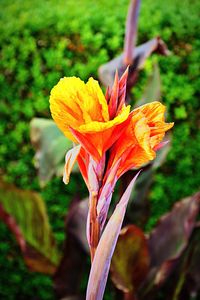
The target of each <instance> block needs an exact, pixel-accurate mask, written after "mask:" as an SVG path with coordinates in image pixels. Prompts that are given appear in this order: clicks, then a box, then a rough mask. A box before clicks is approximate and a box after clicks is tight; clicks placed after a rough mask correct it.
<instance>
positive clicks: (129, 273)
mask: <svg viewBox="0 0 200 300" xmlns="http://www.w3.org/2000/svg"><path fill="white" fill-rule="evenodd" d="M149 263H150V257H149V251H148V247H147V240H146V238H145V236H144V233H143V232H142V230H141V229H139V228H138V227H136V226H135V225H129V226H126V227H124V228H123V229H122V230H121V233H120V235H119V238H118V241H117V246H116V248H115V252H114V255H113V258H112V262H111V272H112V277H111V278H112V281H113V282H114V284H115V285H116V287H117V288H118V289H120V290H122V291H123V292H124V293H129V292H135V291H136V290H137V288H138V287H139V286H140V284H141V283H142V282H143V281H144V279H145V277H146V275H147V272H148V271H149Z"/></svg>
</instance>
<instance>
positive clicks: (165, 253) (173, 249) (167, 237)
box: [148, 193, 200, 285]
mask: <svg viewBox="0 0 200 300" xmlns="http://www.w3.org/2000/svg"><path fill="white" fill-rule="evenodd" d="M199 210H200V193H197V194H195V195H194V196H192V197H188V198H186V199H184V200H182V201H180V202H178V203H176V204H175V206H174V207H173V209H172V211H171V212H170V213H168V214H166V215H165V216H163V217H162V218H161V219H160V221H159V223H158V225H157V226H156V228H155V229H154V230H153V232H152V233H151V234H150V236H149V241H148V243H149V249H150V254H151V268H152V269H154V272H155V270H156V272H155V279H154V282H155V284H156V285H160V284H161V283H162V282H164V280H165V279H166V278H167V277H168V276H169V274H170V273H171V271H172V270H173V268H174V267H175V265H176V262H177V260H178V259H179V258H180V256H181V254H182V253H183V251H184V250H185V248H186V247H187V244H188V241H189V238H190V235H191V233H192V231H193V228H194V226H195V221H196V217H197V215H198V213H199Z"/></svg>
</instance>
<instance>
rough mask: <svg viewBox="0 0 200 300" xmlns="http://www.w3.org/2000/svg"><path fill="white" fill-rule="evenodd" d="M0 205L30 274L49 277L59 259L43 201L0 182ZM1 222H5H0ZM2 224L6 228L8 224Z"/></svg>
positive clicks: (29, 192)
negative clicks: (34, 273)
mask: <svg viewBox="0 0 200 300" xmlns="http://www.w3.org/2000/svg"><path fill="white" fill-rule="evenodd" d="M0 204H1V205H2V206H3V209H4V212H5V213H6V214H7V217H9V218H10V220H12V226H14V227H13V228H14V230H12V232H13V233H14V234H15V236H16V239H17V241H18V243H19V235H17V232H18V233H19V232H20V240H21V243H22V242H23V245H24V246H23V247H22V244H21V243H19V245H20V248H21V250H22V253H23V256H24V259H25V262H26V264H27V265H28V266H29V267H30V268H31V269H32V270H34V271H37V272H42V273H47V274H53V273H54V272H55V270H56V267H57V265H58V263H59V259H60V255H59V253H58V250H57V247H56V244H55V240H54V238H53V234H52V231H51V228H50V225H49V221H48V216H47V213H46V208H45V204H44V201H43V200H42V198H41V197H40V196H39V194H37V193H35V192H33V191H23V190H20V189H18V188H16V187H15V186H14V185H12V184H7V183H5V182H3V181H2V180H0ZM2 220H3V221H5V220H4V218H2ZM5 223H6V224H7V225H8V226H9V223H8V222H5ZM16 225H17V227H16ZM9 227H10V226H9ZM11 229H12V228H11ZM16 230H17V231H16ZM22 239H23V240H22Z"/></svg>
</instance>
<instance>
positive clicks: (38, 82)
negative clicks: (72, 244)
mask: <svg viewBox="0 0 200 300" xmlns="http://www.w3.org/2000/svg"><path fill="white" fill-rule="evenodd" d="M128 5H129V1H128V0H120V1H114V0H109V1H107V0H98V1H89V0H82V1H80V0H77V1H70V0H65V1H64V0H49V1H38V0H32V1H30V0H16V1H11V0H6V1H5V0H1V1H0V28H1V31H0V68H1V74H0V93H1V102H0V115H1V122H0V142H1V146H0V175H1V177H3V179H4V180H5V181H7V182H9V183H14V184H15V185H16V186H17V187H19V188H22V189H31V190H35V191H38V192H40V193H41V195H42V197H43V198H44V200H45V202H46V204H47V209H48V213H49V218H50V222H51V225H52V227H53V231H54V232H55V236H56V240H57V242H58V244H59V245H62V242H63V240H64V218H65V215H66V209H67V208H68V207H69V204H70V200H71V199H72V197H73V195H74V193H75V192H76V191H77V189H78V191H79V193H80V194H81V195H82V197H83V198H84V197H85V196H86V195H87V190H86V188H85V186H84V184H83V181H82V179H81V177H80V176H79V174H74V176H72V178H71V183H70V185H69V186H67V187H66V186H64V184H63V183H62V180H61V178H59V177H58V178H57V177H54V178H53V179H51V180H50V181H49V182H48V184H47V185H46V186H45V187H44V188H41V187H40V185H39V181H38V177H37V170H36V169H35V166H34V154H35V152H34V149H33V146H32V145H31V142H30V121H31V120H32V118H33V117H44V118H50V112H49V102H48V99H49V93H50V90H51V88H52V87H53V86H54V85H55V84H56V83H57V81H58V80H59V79H60V78H61V77H63V76H73V75H75V76H79V77H81V79H83V80H87V79H88V78H89V77H90V76H93V77H94V78H98V75H97V69H98V67H99V66H100V65H101V64H103V63H106V62H107V61H108V60H110V59H112V58H113V57H115V56H117V55H118V54H119V53H121V52H122V50H123V39H124V27H125V18H126V14H127V9H128ZM199 11H200V2H199V1H198V0H193V1H190V0H169V1H162V0H154V1H152V0H144V1H142V5H141V11H140V18H139V33H138V44H141V43H143V42H145V41H147V40H149V39H150V38H153V37H155V36H157V35H159V36H160V37H161V38H162V39H163V40H164V41H165V42H166V44H167V45H168V48H169V49H170V50H171V55H170V56H168V57H164V56H158V55H155V54H154V55H153V56H151V57H150V58H149V59H148V61H147V62H146V64H145V66H144V69H143V70H142V72H141V73H140V77H139V82H138V84H137V85H136V86H135V88H134V90H133V91H132V95H133V99H135V100H136V99H139V98H140V97H141V94H142V92H143V89H144V86H145V84H146V81H147V77H148V75H149V74H150V73H151V71H152V66H153V63H154V62H155V61H156V62H158V64H159V67H160V73H161V81H162V101H163V103H164V104H165V105H166V106H167V110H168V121H175V126H174V129H173V137H172V145H171V150H170V152H169V154H168V157H167V161H166V163H165V164H164V165H163V166H162V167H161V168H159V170H158V171H157V172H156V175H155V177H154V181H153V185H152V188H151V191H150V193H149V201H150V203H151V217H150V219H149V220H148V222H147V224H146V226H145V230H146V231H148V230H150V229H151V228H152V227H153V226H154V224H155V223H156V221H157V219H158V218H159V217H160V216H161V215H162V214H163V213H165V212H167V211H168V210H169V209H170V208H171V207H172V205H173V204H174V202H176V201H177V200H179V199H181V198H183V197H186V196H189V195H191V194H193V193H194V192H196V191H197V190H198V189H199V188H200V173H199V169H200V159H199V153H200V131H199V129H200V104H199V95H200V92H199V87H200V76H199V62H200V51H199V49H200V39H199V28H200V18H199ZM150 100H152V99H150ZM0 240H1V243H0V298H1V299H5V300H12V299H41V300H43V299H44V300H46V299H54V296H53V290H52V283H51V278H50V277H49V276H47V275H41V274H38V273H32V272H30V271H29V270H28V269H27V268H26V266H25V265H24V262H23V259H22V257H21V253H20V250H19V248H18V246H17V244H16V241H15V239H14V238H13V236H12V235H11V233H10V232H9V230H8V229H7V227H6V226H5V225H4V224H3V223H2V222H0ZM86 281H87V274H86V276H85V278H83V286H84V285H85V282H86ZM105 299H112V298H111V296H109V294H107V295H106V296H105Z"/></svg>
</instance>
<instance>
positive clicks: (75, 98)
mask: <svg viewBox="0 0 200 300" xmlns="http://www.w3.org/2000/svg"><path fill="white" fill-rule="evenodd" d="M50 110H51V114H52V117H53V119H54V121H55V122H56V124H57V126H58V127H59V128H60V129H61V130H62V131H63V133H64V134H65V135H66V136H67V137H68V138H69V139H71V140H72V141H74V142H76V141H77V140H78V142H80V143H81V144H82V146H83V147H84V148H85V149H86V150H87V151H88V152H89V153H90V154H91V155H93V157H94V158H95V159H97V160H99V159H100V158H101V157H102V155H103V154H104V152H105V151H106V150H107V149H108V148H110V147H111V146H112V144H113V143H114V142H115V141H116V139H117V138H118V137H119V135H120V133H121V132H122V131H123V130H124V122H125V121H126V120H127V119H128V116H129V112H130V106H127V107H125V106H123V107H122V108H121V110H120V111H119V112H118V114H117V115H116V116H115V118H113V119H112V120H110V118H109V110H108V104H107V101H106V99H105V97H104V95H103V93H102V90H101V88H100V87H99V84H98V82H97V81H96V80H94V79H93V78H90V79H89V80H88V82H87V83H86V84H85V83H84V82H83V81H82V80H80V79H79V78H76V77H64V78H62V79H61V80H60V81H59V82H58V84H57V85H56V86H55V87H54V88H53V89H52V91H51V96H50Z"/></svg>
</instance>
